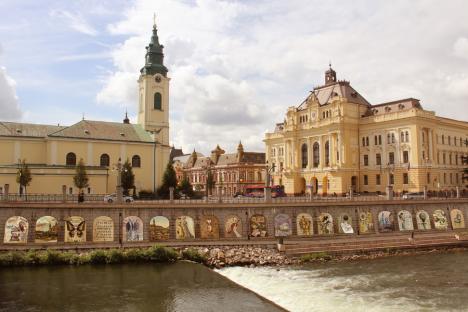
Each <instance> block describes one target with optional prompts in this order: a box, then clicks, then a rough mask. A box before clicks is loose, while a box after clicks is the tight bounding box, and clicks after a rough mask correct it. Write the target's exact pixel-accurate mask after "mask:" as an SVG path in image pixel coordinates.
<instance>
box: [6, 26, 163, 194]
mask: <svg viewBox="0 0 468 312" xmlns="http://www.w3.org/2000/svg"><path fill="white" fill-rule="evenodd" d="M146 50H147V51H146V58H145V65H144V67H143V68H142V69H141V71H140V72H141V75H140V78H139V80H138V84H139V103H138V123H137V124H130V122H129V120H128V118H127V117H125V119H124V121H123V122H104V121H91V120H84V119H83V120H82V121H79V122H77V123H76V124H74V125H71V126H69V127H63V126H51V125H38V124H25V123H15V122H0V151H1V152H0V188H1V189H0V191H4V190H5V185H9V192H10V193H17V192H19V185H18V183H16V174H17V171H18V165H19V162H20V161H22V160H23V159H24V160H25V161H26V163H27V164H28V166H29V168H30V169H31V173H32V181H31V184H30V185H29V186H28V187H27V190H28V193H56V194H59V193H62V188H63V186H65V187H66V189H67V193H75V194H76V193H77V191H78V190H77V189H76V188H75V187H74V185H73V176H74V174H75V165H76V164H77V163H78V162H79V160H80V159H83V161H84V163H85V165H86V166H87V173H88V176H89V188H88V190H87V192H88V193H95V194H104V193H112V192H115V189H116V183H117V172H118V171H117V170H116V168H117V167H116V165H117V163H118V160H119V158H120V159H121V160H122V162H124V161H125V160H127V159H128V160H129V161H130V162H131V163H132V166H133V172H134V174H135V187H136V189H137V191H138V190H149V191H154V190H155V189H156V188H157V187H158V186H159V185H160V183H161V181H162V176H163V172H164V169H165V167H166V165H167V163H168V161H169V154H170V146H169V81H170V78H169V77H167V72H168V70H167V68H166V67H165V66H164V62H163V61H164V54H163V46H162V45H161V44H160V43H159V40H158V35H157V29H156V25H154V26H153V35H152V37H151V41H150V44H149V45H148V46H147V47H146ZM135 87H136V86H135ZM0 193H1V192H0Z"/></svg>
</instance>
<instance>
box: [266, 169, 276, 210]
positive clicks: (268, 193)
mask: <svg viewBox="0 0 468 312" xmlns="http://www.w3.org/2000/svg"><path fill="white" fill-rule="evenodd" d="M265 167H266V177H265V193H264V194H265V201H270V200H271V182H270V180H271V172H273V171H274V170H275V163H273V164H272V165H271V167H270V166H269V165H268V160H267V162H266V165H265Z"/></svg>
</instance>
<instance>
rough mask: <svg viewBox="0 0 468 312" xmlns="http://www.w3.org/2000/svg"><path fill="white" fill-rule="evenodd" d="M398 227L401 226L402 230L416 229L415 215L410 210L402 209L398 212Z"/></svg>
mask: <svg viewBox="0 0 468 312" xmlns="http://www.w3.org/2000/svg"><path fill="white" fill-rule="evenodd" d="M398 227H399V228H400V231H412V230H414V226H413V216H412V215H411V213H410V212H409V211H407V210H401V211H400V212H398Z"/></svg>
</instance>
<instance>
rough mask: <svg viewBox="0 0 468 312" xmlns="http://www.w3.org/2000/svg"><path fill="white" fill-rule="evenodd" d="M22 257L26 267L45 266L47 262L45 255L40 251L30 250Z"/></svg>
mask: <svg viewBox="0 0 468 312" xmlns="http://www.w3.org/2000/svg"><path fill="white" fill-rule="evenodd" d="M24 257H25V263H26V264H28V265H38V264H45V263H46V262H47V254H46V253H45V252H42V251H37V250H30V251H28V252H27V253H26V254H25V255H24Z"/></svg>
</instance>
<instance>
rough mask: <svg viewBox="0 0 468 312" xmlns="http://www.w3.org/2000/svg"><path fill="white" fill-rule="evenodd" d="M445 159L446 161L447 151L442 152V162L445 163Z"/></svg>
mask: <svg viewBox="0 0 468 312" xmlns="http://www.w3.org/2000/svg"><path fill="white" fill-rule="evenodd" d="M445 161H446V157H445V153H443V154H442V163H443V164H444V165H445Z"/></svg>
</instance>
